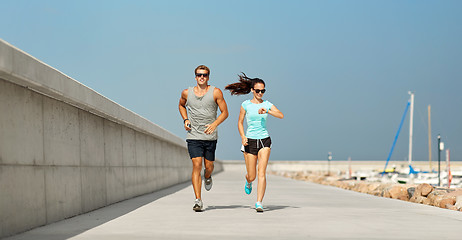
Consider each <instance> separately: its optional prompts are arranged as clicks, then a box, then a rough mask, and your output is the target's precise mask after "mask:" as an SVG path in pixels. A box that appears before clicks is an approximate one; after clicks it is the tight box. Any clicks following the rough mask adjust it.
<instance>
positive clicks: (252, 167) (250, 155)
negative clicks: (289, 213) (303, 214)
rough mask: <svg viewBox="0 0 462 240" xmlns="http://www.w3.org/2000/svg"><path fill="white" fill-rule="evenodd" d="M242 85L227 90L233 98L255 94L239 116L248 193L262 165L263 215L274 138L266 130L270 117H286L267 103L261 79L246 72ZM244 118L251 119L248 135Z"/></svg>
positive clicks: (260, 209) (258, 205)
mask: <svg viewBox="0 0 462 240" xmlns="http://www.w3.org/2000/svg"><path fill="white" fill-rule="evenodd" d="M238 76H239V82H236V83H232V84H229V85H228V86H226V87H225V89H226V90H229V91H230V92H231V95H243V94H248V93H250V92H252V94H253V98H252V99H251V100H246V101H244V102H243V103H242V105H241V110H240V113H239V120H238V129H239V134H240V135H241V138H242V149H241V150H242V151H243V153H244V159H245V165H246V169H247V174H246V175H245V179H246V182H245V186H244V189H245V193H247V194H250V193H251V192H252V182H253V181H254V180H255V178H256V175H257V162H258V185H257V203H255V209H256V211H257V212H263V205H262V201H263V197H264V195H265V190H266V166H267V165H268V159H269V156H270V153H271V138H270V136H269V134H268V131H267V130H266V118H267V117H268V114H269V115H272V116H274V117H277V118H280V119H282V118H284V114H282V112H281V111H279V110H278V109H277V108H276V106H274V105H273V104H272V103H271V102H269V101H267V100H263V94H264V93H265V92H266V89H265V82H264V81H263V80H262V79H259V78H249V77H247V76H246V75H245V73H242V75H238ZM244 117H245V118H246V120H247V132H246V133H245V134H244Z"/></svg>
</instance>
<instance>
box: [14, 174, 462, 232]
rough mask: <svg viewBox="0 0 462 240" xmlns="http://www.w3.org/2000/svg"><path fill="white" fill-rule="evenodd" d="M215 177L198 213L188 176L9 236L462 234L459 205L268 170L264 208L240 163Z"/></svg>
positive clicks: (204, 192)
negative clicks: (448, 206) (455, 207)
mask: <svg viewBox="0 0 462 240" xmlns="http://www.w3.org/2000/svg"><path fill="white" fill-rule="evenodd" d="M242 167H243V166H242ZM213 181H214V184H213V188H212V190H211V191H210V192H206V191H205V190H203V201H204V206H205V210H204V211H203V212H200V213H196V212H194V211H193V210H192V206H193V200H194V199H193V191H192V187H191V184H190V183H189V182H188V183H184V184H180V185H176V186H174V187H170V188H168V189H164V190H161V191H159V192H155V193H152V194H147V195H144V196H140V197H137V198H133V199H130V200H126V201H123V202H119V203H116V204H113V205H110V206H108V207H105V208H101V209H98V210H96V211H93V212H90V213H87V214H84V215H80V216H77V217H74V218H70V219H66V220H63V221H60V222H57V223H54V224H50V225H47V226H44V227H40V228H36V229H33V230H31V231H29V232H25V233H22V234H19V235H16V236H13V237H10V238H7V239H8V240H19V239H34V240H61V239H98V240H104V239H107V240H109V239H110V240H117V239H124V240H125V239H133V240H136V239H201V240H203V239H246V238H249V239H461V238H462V228H461V226H462V212H456V211H451V210H447V209H440V208H436V207H431V206H427V205H420V204H415V203H410V202H405V201H399V200H394V199H388V198H382V197H375V196H371V195H367V194H362V193H358V192H353V191H347V190H343V189H339V188H335V187H330V186H323V185H318V184H314V183H310V182H303V181H296V180H292V179H288V178H283V177H279V176H273V175H269V176H268V186H267V192H266V196H265V199H264V201H263V203H264V207H265V212H264V213H256V212H255V210H254V204H255V200H256V191H255V190H256V188H255V187H256V186H255V184H254V191H253V192H252V194H251V195H246V194H245V193H244V170H243V169H240V168H234V169H231V170H225V171H224V172H221V173H218V174H216V175H214V176H213Z"/></svg>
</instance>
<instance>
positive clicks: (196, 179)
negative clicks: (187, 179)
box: [191, 157, 202, 199]
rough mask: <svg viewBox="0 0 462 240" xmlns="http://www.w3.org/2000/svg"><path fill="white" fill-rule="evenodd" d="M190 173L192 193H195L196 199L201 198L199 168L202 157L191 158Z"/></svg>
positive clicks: (200, 168)
mask: <svg viewBox="0 0 462 240" xmlns="http://www.w3.org/2000/svg"><path fill="white" fill-rule="evenodd" d="M191 160H192V164H193V167H192V174H191V182H192V185H193V188H194V194H195V195H196V199H201V187H202V180H201V170H202V157H195V158H192V159H191Z"/></svg>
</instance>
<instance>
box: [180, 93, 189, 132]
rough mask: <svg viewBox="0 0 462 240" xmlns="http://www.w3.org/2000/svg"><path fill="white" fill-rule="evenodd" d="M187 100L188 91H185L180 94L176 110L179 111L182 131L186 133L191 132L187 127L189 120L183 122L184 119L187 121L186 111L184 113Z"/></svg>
mask: <svg viewBox="0 0 462 240" xmlns="http://www.w3.org/2000/svg"><path fill="white" fill-rule="evenodd" d="M187 100H188V89H185V90H183V91H182V92H181V97H180V102H179V103H178V110H180V115H181V118H182V119H183V122H184V129H185V130H186V131H189V130H191V128H190V127H189V126H188V125H189V124H191V122H190V121H189V120H186V121H184V120H185V119H188V111H186V102H187Z"/></svg>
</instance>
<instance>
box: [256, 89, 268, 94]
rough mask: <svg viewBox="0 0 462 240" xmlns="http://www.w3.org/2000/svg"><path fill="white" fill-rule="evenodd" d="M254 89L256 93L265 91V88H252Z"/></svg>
mask: <svg viewBox="0 0 462 240" xmlns="http://www.w3.org/2000/svg"><path fill="white" fill-rule="evenodd" d="M254 91H255V92H256V93H260V92H261V93H265V92H266V89H254Z"/></svg>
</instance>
